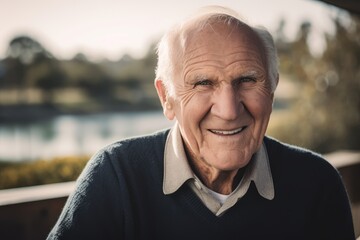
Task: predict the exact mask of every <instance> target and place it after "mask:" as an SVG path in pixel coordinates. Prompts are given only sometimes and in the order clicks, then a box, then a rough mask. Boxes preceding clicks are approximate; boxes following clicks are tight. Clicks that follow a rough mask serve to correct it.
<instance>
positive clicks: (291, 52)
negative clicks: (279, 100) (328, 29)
mask: <svg viewBox="0 0 360 240" xmlns="http://www.w3.org/2000/svg"><path fill="white" fill-rule="evenodd" d="M348 20H349V21H350V22H351V23H350V24H349V25H348V26H344V24H343V23H341V20H340V19H335V20H334V24H335V28H336V31H335V34H334V35H328V36H327V37H326V42H327V47H326V49H325V51H324V53H323V55H322V56H320V57H313V56H312V55H311V54H310V51H309V49H308V45H307V39H308V31H304V29H305V28H301V29H300V31H299V37H298V38H297V39H296V40H295V41H293V42H287V43H285V44H284V43H282V45H281V46H282V48H280V50H282V51H279V58H280V68H281V69H280V71H281V72H280V75H281V76H285V77H286V78H288V79H289V81H291V82H293V83H294V84H296V86H297V89H298V92H297V101H296V102H295V103H294V104H293V106H292V107H291V108H290V109H289V111H288V112H287V113H286V114H283V115H282V117H281V118H279V117H277V118H276V119H277V122H276V123H274V127H273V128H272V129H271V133H272V134H273V135H274V136H275V137H277V138H279V139H281V140H283V141H286V142H290V143H293V144H297V145H300V146H303V147H307V148H311V149H314V150H316V151H319V152H330V151H335V150H339V149H350V150H358V149H360V144H359V142H360V95H359V93H360V71H359V69H360V20H359V18H358V17H355V16H349V19H348ZM308 27H309V26H308ZM284 46H285V47H284ZM280 81H281V77H280Z"/></svg>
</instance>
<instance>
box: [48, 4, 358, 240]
mask: <svg viewBox="0 0 360 240" xmlns="http://www.w3.org/2000/svg"><path fill="white" fill-rule="evenodd" d="M158 54H159V59H158V66H157V70H156V79H155V86H156V90H157V92H158V95H159V98H160V101H161V104H162V106H163V110H164V114H165V116H166V117H167V118H168V119H170V120H173V119H175V120H176V121H175V125H174V127H173V128H172V129H171V130H165V131H161V132H158V133H155V134H153V135H149V136H143V137H137V138H132V139H126V140H123V141H120V142H118V143H115V144H112V145H110V146H109V147H106V148H105V149H103V150H102V151H100V152H99V153H98V154H96V155H95V156H94V157H93V158H92V159H91V160H90V162H89V163H88V165H87V167H86V168H85V170H84V172H83V173H82V175H81V176H80V177H79V179H78V183H77V188H76V190H75V192H74V193H73V194H72V195H71V196H70V198H69V200H68V202H67V204H66V206H65V208H64V210H63V213H62V214H61V216H60V218H59V220H58V223H57V224H56V225H55V227H54V229H53V230H52V232H51V233H50V235H49V239H230V237H232V238H234V239H267V238H270V239H342V240H344V239H355V237H354V231H353V225H352V218H351V212H350V208H349V202H348V199H347V195H346V192H345V189H344V186H343V184H342V181H341V178H340V176H339V174H338V173H337V171H336V170H335V169H334V168H333V167H332V166H331V165H330V164H328V163H327V162H326V161H325V160H323V159H322V158H321V157H320V156H318V155H316V154H314V153H312V152H310V151H307V150H304V149H299V148H295V147H293V146H289V145H285V144H282V143H280V142H278V141H276V140H274V139H271V138H269V137H264V135H265V131H266V128H267V125H268V121H269V118H270V114H271V111H272V104H273V98H274V91H275V88H276V85H277V82H278V71H277V62H276V50H275V47H274V43H273V41H272V37H271V36H270V34H269V33H268V32H267V31H266V30H264V29H259V28H255V27H251V26H249V25H247V24H246V23H244V22H243V21H241V20H239V18H238V17H236V14H235V13H233V12H232V11H231V10H228V9H224V8H214V9H211V10H210V11H206V12H201V13H199V14H197V15H195V16H193V17H192V18H190V19H188V20H186V21H185V22H184V23H182V24H181V25H178V26H176V27H174V28H173V29H171V30H170V31H169V32H168V33H166V34H165V35H164V37H163V38H162V40H161V42H160V44H159V48H158Z"/></svg>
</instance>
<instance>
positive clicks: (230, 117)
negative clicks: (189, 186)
mask: <svg viewBox="0 0 360 240" xmlns="http://www.w3.org/2000/svg"><path fill="white" fill-rule="evenodd" d="M188 36H192V37H188V38H187V39H186V43H185V54H184V59H183V68H182V72H181V74H177V75H178V76H180V77H178V78H176V80H175V81H176V82H175V83H174V86H175V96H174V97H169V96H166V91H165V89H164V88H163V87H162V84H161V82H160V81H158V82H157V83H156V86H157V90H158V92H159V95H161V96H162V97H161V99H162V102H163V106H164V113H165V115H166V117H167V118H168V119H174V118H176V120H177V121H178V122H179V126H180V131H181V134H182V137H183V140H184V143H185V146H186V150H187V153H188V155H189V156H190V162H191V164H192V165H193V167H194V171H195V172H196V174H198V175H199V177H200V178H201V180H202V181H203V182H204V183H205V185H207V186H208V187H209V188H210V189H212V190H214V191H216V192H219V193H222V194H229V193H230V192H231V191H232V190H233V185H234V184H233V181H234V179H235V176H236V173H237V172H238V170H239V169H240V168H243V167H244V166H246V165H247V164H248V163H249V161H250V159H251V157H252V155H253V154H254V153H255V152H256V151H257V150H258V149H259V147H260V145H261V143H262V140H263V137H264V134H265V131H266V128H267V124H268V121H269V117H270V114H271V111H272V100H273V95H272V94H271V91H270V89H269V85H268V82H267V74H266V72H267V71H266V67H265V66H266V65H265V64H264V62H265V59H264V57H263V56H262V54H261V52H262V51H261V48H260V47H259V46H261V44H260V43H259V39H258V38H257V36H256V35H255V34H254V33H253V32H252V30H251V29H250V28H248V27H247V26H240V27H239V28H238V29H233V27H229V26H226V27H224V26H223V25H220V24H213V25H212V26H211V27H205V29H204V30H202V31H201V32H200V33H198V34H189V35H188Z"/></svg>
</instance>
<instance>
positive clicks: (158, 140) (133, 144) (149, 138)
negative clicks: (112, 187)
mask: <svg viewBox="0 0 360 240" xmlns="http://www.w3.org/2000/svg"><path fill="white" fill-rule="evenodd" d="M168 133H169V129H166V130H161V131H158V132H155V133H152V134H148V135H142V136H136V137H131V138H126V139H123V140H120V141H117V142H114V143H112V144H109V145H107V146H105V147H104V148H102V149H100V150H99V151H97V152H96V153H95V154H94V155H93V156H92V158H91V159H90V161H89V162H88V164H87V167H86V169H85V170H86V171H85V172H88V173H91V174H94V173H96V172H103V171H108V170H109V169H113V170H114V169H115V171H119V170H120V169H122V170H124V171H125V170H129V169H133V170H134V169H138V170H139V169H143V168H146V167H151V163H153V162H155V161H156V162H160V161H161V160H162V159H163V152H164V146H165V142H166V138H167V135H168Z"/></svg>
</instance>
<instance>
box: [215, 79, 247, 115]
mask: <svg viewBox="0 0 360 240" xmlns="http://www.w3.org/2000/svg"><path fill="white" fill-rule="evenodd" d="M241 108H243V105H242V102H241V100H240V96H239V95H238V94H237V91H236V90H235V89H234V88H233V87H232V86H231V85H227V86H223V87H221V88H220V89H218V91H216V92H215V93H214V96H213V105H212V109H211V110H212V113H213V114H214V115H215V116H217V117H219V118H221V119H224V120H229V121H231V120H236V119H237V118H238V117H239V113H240V111H241Z"/></svg>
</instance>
